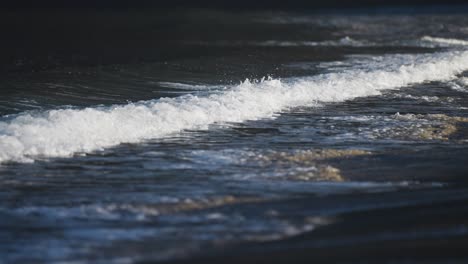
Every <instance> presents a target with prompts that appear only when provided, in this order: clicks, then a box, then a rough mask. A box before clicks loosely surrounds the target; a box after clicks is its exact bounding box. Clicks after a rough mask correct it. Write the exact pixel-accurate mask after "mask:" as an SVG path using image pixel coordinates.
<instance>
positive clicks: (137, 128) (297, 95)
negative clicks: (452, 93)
mask: <svg viewBox="0 0 468 264" xmlns="http://www.w3.org/2000/svg"><path fill="white" fill-rule="evenodd" d="M379 63H380V62H379V61H378V60H377V61H375V62H373V63H369V65H368V68H367V69H364V70H363V69H362V68H360V69H356V70H352V69H350V70H347V71H345V72H338V73H329V74H322V75H317V76H313V77H307V78H294V79H287V80H278V79H268V80H263V81H260V82H250V81H245V82H243V83H241V84H239V85H236V86H233V87H230V88H229V89H227V90H226V91H224V92H221V93H215V94H211V95H209V96H195V95H185V96H181V97H178V98H172V99H171V98H163V99H159V100H150V101H142V102H138V103H130V104H127V105H117V106H110V107H95V108H85V109H81V110H76V109H60V110H51V111H46V112H42V113H36V114H33V113H23V114H20V115H18V116H16V117H14V118H11V119H9V120H6V121H3V122H0V162H9V161H19V162H27V161H33V160H34V159H37V158H38V157H69V156H72V155H74V154H75V153H89V152H92V151H96V150H101V149H103V148H108V147H112V146H116V145H118V144H121V143H138V142H141V141H144V140H148V139H153V138H160V137H164V136H168V135H170V134H172V133H177V132H180V131H182V130H185V129H206V128H207V127H208V126H209V125H210V124H214V123H219V122H243V121H246V120H256V119H260V118H271V117H273V116H274V115H275V113H277V112H280V111H282V110H285V109H287V108H290V107H297V106H314V105H318V104H319V103H326V102H341V101H345V100H350V99H353V98H356V97H363V96H372V95H378V94H380V92H381V91H382V90H385V89H395V88H397V87H403V86H407V85H410V84H413V83H421V82H426V81H444V80H451V79H453V78H454V77H455V75H456V74H458V73H461V72H462V71H464V70H467V69H468V51H452V52H445V53H438V54H432V55H413V56H404V57H402V56H394V57H392V56H386V60H385V63H386V64H391V65H394V66H393V67H389V68H382V67H381V65H380V64H379Z"/></svg>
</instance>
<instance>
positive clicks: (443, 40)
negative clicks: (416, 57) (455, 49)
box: [421, 36, 468, 46]
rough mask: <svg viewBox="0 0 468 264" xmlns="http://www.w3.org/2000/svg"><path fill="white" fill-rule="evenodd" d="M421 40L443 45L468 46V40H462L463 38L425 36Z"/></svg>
mask: <svg viewBox="0 0 468 264" xmlns="http://www.w3.org/2000/svg"><path fill="white" fill-rule="evenodd" d="M421 40H422V41H426V42H431V43H435V44H439V45H442V46H468V40H461V39H450V38H436V37H430V36H424V37H422V38H421Z"/></svg>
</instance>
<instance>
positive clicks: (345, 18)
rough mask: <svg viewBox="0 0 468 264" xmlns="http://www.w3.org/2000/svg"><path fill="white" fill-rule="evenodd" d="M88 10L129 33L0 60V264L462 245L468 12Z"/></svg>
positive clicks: (467, 115) (467, 111)
mask: <svg viewBox="0 0 468 264" xmlns="http://www.w3.org/2000/svg"><path fill="white" fill-rule="evenodd" d="M200 12H202V13H200ZM90 16H91V15H90ZM101 16H102V17H101V18H99V19H106V20H107V21H111V22H112V23H114V24H112V23H110V22H109V23H110V24H112V25H117V26H116V27H117V28H118V27H119V26H120V27H121V29H122V30H123V31H124V32H127V33H125V34H130V33H128V32H132V30H131V29H132V26H133V27H136V28H140V29H141V31H139V32H138V33H133V34H135V35H137V36H138V37H136V38H134V39H133V38H129V40H123V39H124V38H123V37H121V36H120V37H118V38H117V37H116V38H117V39H118V40H116V44H115V46H112V45H110V43H105V42H103V43H100V44H96V45H101V44H102V45H104V44H106V45H108V44H109V46H106V48H105V49H103V50H102V53H99V55H96V56H97V57H99V56H101V57H100V59H96V58H97V57H96V56H94V52H96V49H93V48H92V47H88V46H86V45H91V44H89V43H92V41H89V42H86V41H84V44H83V46H84V47H85V48H83V49H84V50H85V51H80V50H78V49H77V50H76V51H73V52H72V53H67V52H71V51H69V50H66V49H65V48H64V49H65V51H63V52H64V53H63V54H61V53H60V50H58V49H55V48H54V47H55V46H54V45H59V44H57V43H53V42H54V41H50V40H44V39H43V38H41V37H39V39H41V41H40V42H39V43H38V47H37V51H35V52H36V53H33V54H32V55H27V56H26V55H24V58H21V56H16V55H15V56H16V57H15V56H13V57H12V58H13V59H12V60H13V61H14V64H8V65H7V66H5V67H4V68H5V70H4V71H3V72H2V74H3V76H4V77H3V78H2V79H1V80H0V87H1V93H0V114H1V117H0V161H1V162H2V164H1V165H0V198H1V199H0V215H1V218H0V241H1V243H0V256H1V258H0V260H1V261H0V262H5V263H37V262H42V263H59V262H77V263H81V262H93V263H95V262H102V263H109V262H115V263H133V262H137V261H143V260H151V261H160V260H173V259H179V258H189V259H190V258H191V257H194V256H199V255H205V254H211V253H213V252H215V253H217V252H220V251H221V250H225V249H229V248H231V247H234V246H236V247H237V246H239V245H240V246H241V247H242V245H244V244H246V245H249V247H250V246H252V247H253V248H255V246H257V245H258V246H260V245H262V244H263V243H266V242H271V241H280V242H281V241H283V240H284V239H291V238H294V237H298V236H299V237H300V236H301V235H303V234H312V235H313V234H318V235H317V236H318V237H317V238H312V239H309V240H308V241H309V242H308V243H309V244H307V245H308V247H312V248H321V247H324V248H332V247H334V246H336V245H341V246H344V247H347V246H349V247H351V246H356V245H361V244H363V245H364V244H366V243H371V244H377V245H380V244H385V243H390V245H392V244H391V243H395V244H398V243H400V242H399V241H409V243H411V241H416V240H418V241H419V240H423V241H433V240H434V239H445V240H446V241H448V242H447V243H450V241H452V239H454V240H453V241H455V238H460V237H462V238H463V237H466V233H467V232H466V228H467V226H466V221H465V220H466V206H463V205H459V204H458V203H460V201H466V191H465V188H466V172H467V166H466V164H467V161H468V159H467V157H468V156H467V154H468V148H467V143H468V137H467V135H468V133H467V132H468V72H467V70H468V51H467V49H466V47H467V46H468V19H467V16H466V15H465V14H450V13H449V14H443V15H435V14H420V15H405V14H398V15H391V14H375V15H367V14H366V15H356V14H353V15H346V14H328V15H320V14H304V13H301V14H298V13H271V12H256V13H222V12H217V11H190V12H188V11H186V12H184V13H181V14H180V17H181V18H183V19H181V20H179V21H177V22H174V21H173V20H172V17H173V16H169V17H157V18H151V16H150V15H148V14H146V16H139V20H135V22H134V24H133V25H132V24H130V25H126V26H125V27H124V26H122V24H119V22H118V21H119V14H117V15H116V14H114V15H113V16H112V15H109V14H107V15H101ZM106 16H108V17H106ZM120 16H123V15H120ZM91 17H92V16H91ZM94 19H97V18H94ZM161 21H163V22H164V21H166V23H167V25H171V23H175V24H174V25H176V26H173V27H172V28H171V27H170V26H167V27H166V28H164V30H162V29H160V28H159V26H160V25H161V23H162V22H161ZM12 23H13V22H12ZM49 26H50V25H49ZM101 26H102V25H101ZM102 27H104V26H102ZM223 28H224V29H223ZM96 32H99V30H97V31H96ZM110 32H111V33H108V34H110V36H111V37H109V38H103V39H112V36H113V35H111V34H114V33H112V32H114V31H110ZM168 32H169V33H168ZM212 32H217V33H216V34H212ZM163 33H164V34H163ZM48 34H53V33H48ZM64 34H65V33H64ZM67 34H69V33H67ZM67 34H65V36H68V39H65V38H64V39H62V40H60V38H59V37H57V38H58V39H59V42H60V41H63V42H65V43H67V41H71V40H74V38H73V37H71V36H72V35H67ZM76 34H77V36H75V38H76V39H82V35H80V34H79V33H76ZM115 34H116V33H115ZM45 36H47V35H45ZM131 36H132V37H135V36H134V35H131ZM93 38H96V40H99V38H98V37H93ZM93 38H92V39H93ZM84 39H86V38H84ZM155 39H156V40H158V41H160V42H163V43H162V44H161V43H160V42H158V41H155ZM88 40H89V39H88ZM137 40H152V41H155V42H158V43H159V44H157V45H156V44H155V46H154V47H151V46H150V45H149V44H141V43H140V42H139V41H137ZM10 41H11V42H12V43H13V42H14V41H12V40H10ZM48 41H50V42H48ZM132 41H134V42H132ZM71 42H73V41H71ZM142 42H143V41H142ZM135 43H140V44H135ZM46 44H48V45H46ZM41 45H43V46H44V47H42V46H41ZM46 46H47V47H46ZM49 47H52V48H53V49H54V50H58V51H56V53H50V52H49ZM66 47H70V46H66ZM86 49H87V50H86ZM113 49H114V50H113ZM18 50H20V48H18ZM119 50H122V52H125V53H126V54H123V55H122V57H121V58H120V59H119V60H120V61H119V63H116V62H113V61H111V60H110V59H107V58H106V56H109V57H112V56H111V55H105V53H106V52H109V54H118V53H119ZM132 50H134V53H135V54H133V55H132V56H135V57H132V59H128V58H127V57H128V53H132V52H131V51H132ZM48 52H49V53H48ZM43 54H48V55H47V56H48V58H47V59H44V58H43V57H44V55H43ZM64 54H72V55H73V56H75V57H77V58H82V59H81V61H79V60H78V59H77V60H78V62H76V61H75V62H74V61H73V60H72V61H70V60H69V59H70V56H67V55H64ZM155 54H156V55H155ZM146 55H147V57H146V60H145V59H141V58H144V57H145V56H146ZM73 56H72V57H73ZM80 56H81V57H80ZM86 56H88V57H86ZM136 58H138V59H136ZM95 59H96V60H97V62H98V63H97V64H96V61H95ZM140 59H141V60H140ZM132 60H134V61H132ZM246 79H247V80H246ZM441 203H447V206H443V207H442V208H441V206H440V204H441ZM452 203H453V204H454V207H453V208H455V209H456V210H458V211H459V212H460V213H459V214H452V213H451V212H452V211H453V210H455V209H453V208H452V209H453V210H452V209H451V207H450V204H452ZM389 208H390V209H392V210H395V212H393V211H391V212H390V213H386V214H380V215H379V213H377V212H380V211H379V210H384V209H385V210H387V209H389ZM406 208H420V210H422V212H423V213H420V217H418V212H419V211H418V210H414V211H413V212H410V213H406V212H404V210H406ZM421 208H424V210H423V209H421ZM357 213H363V214H369V215H373V214H376V216H375V217H369V218H366V217H361V216H359V217H354V215H353V214H357ZM349 215H352V217H350V216H349ZM426 215H427V217H426ZM441 215H447V218H446V219H443V218H441V217H440V216H441ZM392 217H395V218H398V217H400V218H401V219H400V220H399V221H395V222H394V223H392V220H388V219H391V218H392ZM415 218H418V219H419V221H418V222H417V223H416V224H414V223H413V222H412V221H413V219H415ZM358 223H359V224H358ZM335 226H336V227H337V228H340V229H339V230H341V231H339V232H338V231H336V232H337V233H333V232H334V231H327V230H334V227H335ZM343 226H344V227H343ZM357 226H360V227H361V228H363V227H362V226H367V228H365V227H364V228H363V229H364V230H366V231H364V233H362V232H361V233H353V230H358V229H356V227H357ZM373 226H374V227H375V226H376V228H373ZM377 227H378V228H377ZM321 230H324V231H321ZM335 230H338V229H335ZM314 232H318V233H314ZM321 232H322V233H321ZM327 232H329V233H327ZM320 234H324V235H320ZM337 234H339V235H338V236H337ZM434 234H437V235H434ZM287 241H289V240H287ZM285 243H286V245H288V243H289V242H285ZM379 243H380V244H379ZM414 243H415V245H416V242H414ZM453 243H456V242H453ZM457 243H458V242H457ZM291 245H294V243H291ZM385 245H386V244H385ZM457 245H458V244H457ZM363 248H365V247H364V246H363ZM447 252H448V251H447ZM450 257H451V255H450V254H449V253H447V256H445V258H443V259H442V261H444V260H447V259H450ZM465 257H466V256H465ZM408 261H411V258H409V259H408Z"/></svg>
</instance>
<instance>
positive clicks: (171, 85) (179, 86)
mask: <svg viewBox="0 0 468 264" xmlns="http://www.w3.org/2000/svg"><path fill="white" fill-rule="evenodd" d="M158 84H159V85H160V86H162V87H168V88H174V89H180V90H190V91H203V90H213V89H222V88H224V87H226V86H223V85H217V86H215V85H203V84H187V83H177V82H158Z"/></svg>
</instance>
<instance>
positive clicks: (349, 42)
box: [257, 37, 376, 47]
mask: <svg viewBox="0 0 468 264" xmlns="http://www.w3.org/2000/svg"><path fill="white" fill-rule="evenodd" d="M257 45H259V46H278V47H295V46H309V47H313V46H328V47H333V46H352V47H363V46H374V45H376V44H374V43H370V42H366V41H359V40H355V39H352V38H350V37H344V38H341V39H338V40H325V41H278V40H268V41H263V42H258V43H257Z"/></svg>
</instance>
